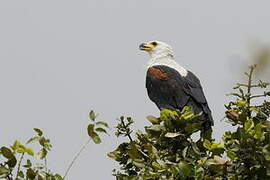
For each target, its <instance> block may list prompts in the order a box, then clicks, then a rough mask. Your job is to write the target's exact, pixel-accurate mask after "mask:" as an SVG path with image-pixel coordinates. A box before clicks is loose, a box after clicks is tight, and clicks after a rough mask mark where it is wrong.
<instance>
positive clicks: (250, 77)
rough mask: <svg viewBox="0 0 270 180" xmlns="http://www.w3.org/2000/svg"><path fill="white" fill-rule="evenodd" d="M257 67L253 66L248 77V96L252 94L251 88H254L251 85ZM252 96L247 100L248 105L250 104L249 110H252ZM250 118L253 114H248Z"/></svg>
mask: <svg viewBox="0 0 270 180" xmlns="http://www.w3.org/2000/svg"><path fill="white" fill-rule="evenodd" d="M255 67H256V66H255V65H253V66H250V72H249V75H248V87H247V88H248V89H247V94H250V92H251V88H252V85H251V83H252V74H253V71H254V69H255ZM250 99H251V98H250V96H249V97H248V98H247V104H248V108H250ZM248 116H249V117H250V116H251V113H250V112H249V113H248Z"/></svg>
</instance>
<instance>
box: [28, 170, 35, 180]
mask: <svg viewBox="0 0 270 180" xmlns="http://www.w3.org/2000/svg"><path fill="white" fill-rule="evenodd" d="M36 175H37V173H36V172H35V171H34V170H33V169H31V168H29V169H27V171H26V176H27V177H28V178H29V180H34V179H35V177H36Z"/></svg>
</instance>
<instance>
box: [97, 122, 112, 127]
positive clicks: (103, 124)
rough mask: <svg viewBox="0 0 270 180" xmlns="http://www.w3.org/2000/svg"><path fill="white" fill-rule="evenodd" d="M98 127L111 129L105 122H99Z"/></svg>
mask: <svg viewBox="0 0 270 180" xmlns="http://www.w3.org/2000/svg"><path fill="white" fill-rule="evenodd" d="M96 125H98V126H104V127H106V128H109V125H108V124H107V123H105V122H103V121H98V122H97V123H96Z"/></svg>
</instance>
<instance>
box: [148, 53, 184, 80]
mask: <svg viewBox="0 0 270 180" xmlns="http://www.w3.org/2000/svg"><path fill="white" fill-rule="evenodd" d="M147 66H148V68H149V67H152V66H168V67H170V68H173V69H175V70H176V71H177V72H178V73H179V74H180V75H181V76H186V75H187V73H188V71H187V70H186V69H185V68H183V67H182V66H180V65H179V64H178V63H177V62H176V61H175V60H174V59H172V58H168V57H166V58H159V59H154V58H152V59H150V61H149V62H148V65H147Z"/></svg>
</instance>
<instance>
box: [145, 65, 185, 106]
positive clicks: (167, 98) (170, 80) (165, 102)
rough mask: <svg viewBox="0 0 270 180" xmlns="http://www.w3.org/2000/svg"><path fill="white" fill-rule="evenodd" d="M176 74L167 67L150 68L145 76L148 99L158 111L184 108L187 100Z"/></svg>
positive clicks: (181, 83)
mask: <svg viewBox="0 0 270 180" xmlns="http://www.w3.org/2000/svg"><path fill="white" fill-rule="evenodd" d="M176 76H177V72H176V71H175V70H174V69H172V68H169V67H167V66H154V67H150V68H149V69H148V71H147V76H146V88H147V92H148V96H149V98H150V99H151V100H152V101H153V102H154V103H155V104H156V105H157V106H158V108H159V109H163V108H168V109H177V108H179V107H184V106H185V105H186V104H187V102H188V99H189V95H187V94H186V93H185V91H184V89H183V88H182V87H183V86H184V84H183V82H182V81H181V80H180V81H179V80H178V78H179V77H176Z"/></svg>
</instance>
